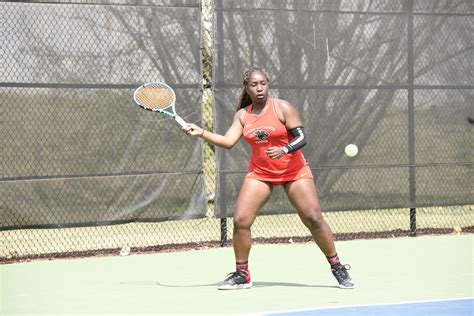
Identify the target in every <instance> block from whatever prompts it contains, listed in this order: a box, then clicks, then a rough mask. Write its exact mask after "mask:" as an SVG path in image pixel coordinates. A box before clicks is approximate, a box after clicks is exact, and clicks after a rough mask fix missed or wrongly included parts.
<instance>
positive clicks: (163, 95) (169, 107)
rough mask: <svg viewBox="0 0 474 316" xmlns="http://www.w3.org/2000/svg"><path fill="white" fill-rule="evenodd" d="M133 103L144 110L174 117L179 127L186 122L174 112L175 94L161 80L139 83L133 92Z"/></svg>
mask: <svg viewBox="0 0 474 316" xmlns="http://www.w3.org/2000/svg"><path fill="white" fill-rule="evenodd" d="M133 99H134V100H135V103H136V104H137V105H138V106H140V107H142V108H144V109H145V110H149V111H153V112H159V113H161V114H165V115H167V116H170V117H172V118H174V119H175V121H176V122H178V124H179V125H181V127H184V126H185V125H186V122H185V121H184V120H183V119H182V118H181V116H179V115H178V114H176V110H175V101H176V95H175V94H174V91H173V89H172V88H171V87H170V86H168V85H167V84H166V83H163V82H149V83H145V84H143V85H141V86H140V87H138V88H137V89H136V90H135V93H134V94H133Z"/></svg>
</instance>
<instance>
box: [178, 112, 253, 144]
mask: <svg viewBox="0 0 474 316" xmlns="http://www.w3.org/2000/svg"><path fill="white" fill-rule="evenodd" d="M244 115H245V110H244V109H241V110H239V111H237V113H235V115H234V118H233V120H232V125H231V126H230V127H229V129H228V130H227V132H226V133H225V135H220V134H216V133H213V132H210V131H206V130H204V129H203V128H201V127H199V126H197V125H195V124H192V123H188V124H186V125H185V126H184V127H183V128H182V130H183V131H184V132H185V133H186V135H189V136H198V137H201V138H202V139H205V140H207V141H208V142H210V143H212V144H214V145H216V146H219V147H222V148H226V149H230V148H232V147H234V145H235V144H237V142H238V141H239V139H240V137H241V136H242V131H243V126H242V122H243V118H244Z"/></svg>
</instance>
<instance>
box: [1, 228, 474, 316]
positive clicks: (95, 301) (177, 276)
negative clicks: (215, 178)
mask: <svg viewBox="0 0 474 316" xmlns="http://www.w3.org/2000/svg"><path fill="white" fill-rule="evenodd" d="M473 237H474V235H445V236H423V237H415V238H409V237H406V238H396V239H372V240H353V241H341V242H337V243H336V246H337V248H338V252H339V254H340V257H341V259H342V261H343V262H344V263H347V264H350V265H351V266H352V269H351V270H350V272H351V275H352V277H353V279H354V280H355V282H356V289H353V290H342V289H339V288H338V287H337V286H336V282H335V279H334V278H333V276H332V274H331V272H330V271H329V268H328V264H327V262H326V261H325V258H324V256H323V255H322V253H321V252H320V251H319V249H317V247H316V246H315V245H314V244H313V243H309V244H288V245H254V247H253V248H252V253H251V258H250V269H251V273H252V279H253V282H254V288H252V289H249V290H236V291H218V290H217V289H216V284H217V283H218V282H219V281H221V279H223V278H224V276H225V275H226V274H227V273H228V272H231V270H233V269H234V262H233V261H234V258H233V251H232V248H230V247H227V248H219V249H205V250H194V251H186V252H175V253H157V254H140V255H129V256H124V257H96V258H85V259H69V260H64V259H62V260H53V261H34V262H26V263H16V264H6V265H1V266H0V277H1V296H0V306H1V307H0V315H2V316H7V315H72V314H87V315H140V314H152V315H166V314H207V315H209V314H218V315H238V314H240V315H242V314H259V313H271V312H279V311H292V310H303V309H313V308H322V307H337V306H353V305H371V304H384V303H399V302H417V301H426V300H443V299H455V298H467V297H472V296H473V281H474V280H473Z"/></svg>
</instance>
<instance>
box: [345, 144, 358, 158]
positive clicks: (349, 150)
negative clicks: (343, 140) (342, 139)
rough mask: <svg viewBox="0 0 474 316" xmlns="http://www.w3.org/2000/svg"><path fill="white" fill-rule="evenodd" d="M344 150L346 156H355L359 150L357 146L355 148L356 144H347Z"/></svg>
mask: <svg viewBox="0 0 474 316" xmlns="http://www.w3.org/2000/svg"><path fill="white" fill-rule="evenodd" d="M344 152H345V153H346V156H348V157H355V156H357V153H358V152H359V148H357V146H356V145H354V144H349V145H347V146H346V148H345V149H344Z"/></svg>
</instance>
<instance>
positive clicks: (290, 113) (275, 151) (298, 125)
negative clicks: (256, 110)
mask: <svg viewBox="0 0 474 316" xmlns="http://www.w3.org/2000/svg"><path fill="white" fill-rule="evenodd" d="M279 101H280V102H279V103H278V108H277V109H276V110H277V116H278V118H279V119H280V120H281V122H282V123H284V124H285V126H286V128H287V129H288V130H289V131H290V133H291V135H292V136H293V139H292V140H291V141H290V143H289V144H287V145H285V146H282V147H277V146H274V147H270V148H268V149H267V150H266V151H265V152H266V154H267V155H268V157H270V158H272V159H275V158H280V157H282V156H284V155H286V154H288V153H291V152H294V151H297V150H299V149H301V148H303V147H304V146H305V145H306V137H305V134H304V131H303V123H302V122H301V118H300V116H299V114H298V112H297V111H296V109H295V108H294V106H293V105H291V104H290V103H289V102H287V101H284V100H279Z"/></svg>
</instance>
